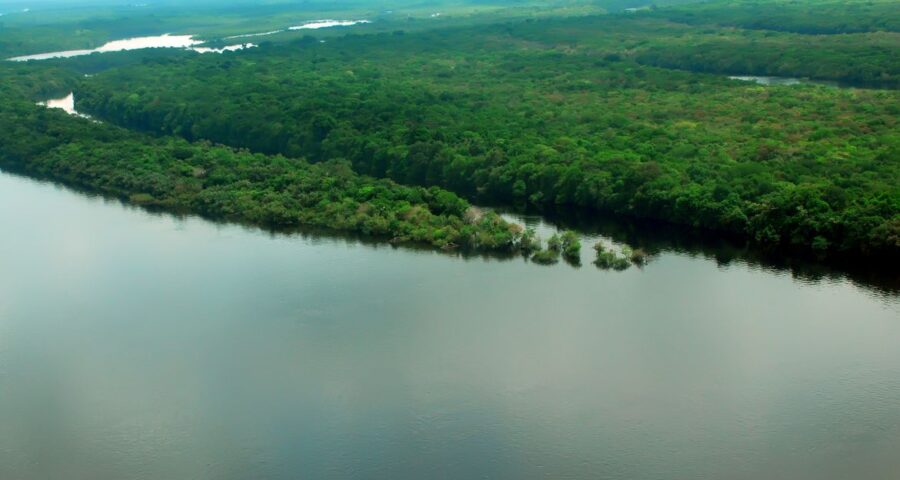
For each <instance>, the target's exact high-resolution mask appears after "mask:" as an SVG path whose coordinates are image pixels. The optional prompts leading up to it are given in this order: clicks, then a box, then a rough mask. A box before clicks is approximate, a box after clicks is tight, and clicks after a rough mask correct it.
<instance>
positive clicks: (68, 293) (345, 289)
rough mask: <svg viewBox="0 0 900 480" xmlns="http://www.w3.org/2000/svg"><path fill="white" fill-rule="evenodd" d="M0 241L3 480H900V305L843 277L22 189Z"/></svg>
mask: <svg viewBox="0 0 900 480" xmlns="http://www.w3.org/2000/svg"><path fill="white" fill-rule="evenodd" d="M524 220H528V222H529V223H530V224H532V225H535V226H537V227H538V228H539V229H540V230H541V231H542V233H543V234H545V235H546V234H547V233H549V232H551V231H552V230H553V229H554V227H553V225H550V224H547V223H544V222H542V221H540V220H537V219H534V218H529V219H524ZM0 225H2V226H3V227H2V228H3V230H2V231H3V234H2V235H0V478H3V479H11V480H31V479H48V478H66V479H106V478H110V479H111V478H115V479H148V480H149V479H154V480H155V479H183V478H197V479H207V478H208V479H213V478H215V479H230V478H233V479H245V478H258V479H296V478H316V479H319V478H325V479H328V478H335V479H338V478H340V479H345V478H351V479H352V478H390V479H421V478H501V479H523V478H524V479H527V478H576V479H581V478H584V479H595V478H604V479H623V480H624V479H629V480H642V479H648V480H649V479H683V478H690V479H722V478H728V479H760V478H766V479H793V480H804V479H816V480H823V479H825V480H828V479H835V480H837V479H846V478H866V479H875V480H879V479H884V480H887V479H895V478H896V472H898V471H900V456H898V455H897V452H898V451H900V348H898V341H900V298H898V296H897V295H895V294H892V293H889V292H888V293H885V292H879V291H877V290H873V289H868V288H863V287H861V286H860V285H858V284H856V283H854V282H851V281H849V280H845V279H840V278H828V279H825V280H822V281H808V280H804V279H800V278H797V277H796V276H793V275H791V274H790V273H788V272H784V271H777V270H771V269H765V268H760V267H757V266H753V265H752V264H749V263H743V262H735V263H731V264H729V265H727V266H723V265H722V264H720V263H717V262H716V261H715V260H713V259H710V258H706V257H704V256H699V255H692V254H689V253H683V252H676V251H664V252H661V253H659V254H658V255H657V256H656V258H654V260H653V261H652V262H651V263H650V264H649V265H647V266H646V267H644V268H643V269H637V268H631V269H629V270H627V271H625V272H612V271H603V270H598V269H596V268H594V267H593V266H592V265H590V255H589V248H588V245H587V243H588V241H596V240H601V241H606V242H612V243H614V241H613V240H612V239H609V238H605V237H603V236H602V235H601V236H599V237H598V236H596V235H595V236H593V237H590V238H586V239H585V240H586V242H585V243H586V244H585V251H584V256H585V258H584V262H583V263H584V266H582V267H581V268H573V267H571V266H569V265H566V264H565V263H560V264H558V265H555V266H550V267H541V266H537V265H534V264H531V263H528V262H526V261H524V260H522V259H521V258H510V259H506V260H502V259H491V258H481V257H472V258H463V257H459V256H453V255H446V254H441V253H437V252H431V251H418V250H414V249H407V248H394V247H391V246H388V245H379V244H367V243H361V242H358V241H355V240H352V239H345V238H339V237H330V236H319V235H311V234H304V235H300V234H296V235H275V234H270V233H266V232H263V231H260V230H257V229H251V228H245V227H241V226H236V225H222V224H216V223H211V222H207V221H204V220H202V219H198V218H193V217H187V218H182V217H175V216H171V215H161V214H154V213H150V212H147V211H144V210H140V209H136V208H132V207H128V206H123V205H122V204H120V203H119V202H117V201H111V200H105V199H102V198H98V197H91V196H86V195H83V194H80V193H76V192H73V191H71V190H68V189H65V188H61V187H57V186H54V185H52V184H48V183H41V182H37V181H34V180H29V179H25V178H22V177H18V176H13V175H9V174H0Z"/></svg>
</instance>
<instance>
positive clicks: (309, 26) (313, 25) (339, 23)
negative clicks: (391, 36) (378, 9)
mask: <svg viewBox="0 0 900 480" xmlns="http://www.w3.org/2000/svg"><path fill="white" fill-rule="evenodd" d="M364 23H372V22H370V21H369V20H315V21H312V22H307V23H304V24H303V25H298V26H296V27H288V30H317V29H319V28H331V27H351V26H353V25H360V24H364Z"/></svg>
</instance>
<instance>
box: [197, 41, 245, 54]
mask: <svg viewBox="0 0 900 480" xmlns="http://www.w3.org/2000/svg"><path fill="white" fill-rule="evenodd" d="M256 46H257V45H256V44H253V43H241V44H237V45H226V46H224V47H221V48H211V47H193V48H191V50H193V51H195V52H197V53H225V52H236V51H238V50H244V49H247V48H254V47H256Z"/></svg>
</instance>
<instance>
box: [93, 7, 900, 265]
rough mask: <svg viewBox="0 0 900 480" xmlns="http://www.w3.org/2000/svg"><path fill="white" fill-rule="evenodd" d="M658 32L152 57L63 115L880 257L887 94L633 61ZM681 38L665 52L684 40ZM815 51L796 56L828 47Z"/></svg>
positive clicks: (418, 39) (889, 124)
mask: <svg viewBox="0 0 900 480" xmlns="http://www.w3.org/2000/svg"><path fill="white" fill-rule="evenodd" d="M657 26H658V27H659V29H657V28H656V27H657ZM607 27H608V28H607ZM598 29H602V30H603V31H604V35H603V36H601V37H602V38H601V37H598V36H597V35H596V31H597V30H598ZM657 30H658V31H657ZM653 32H657V33H655V34H654V33H653ZM654 35H656V36H654ZM667 35H668V36H676V37H677V36H678V35H687V36H686V37H685V38H691V37H690V35H702V33H700V32H697V31H693V30H691V29H690V27H684V26H671V25H667V24H659V20H656V19H653V18H641V17H640V16H634V17H629V16H622V17H615V18H605V19H604V18H586V19H574V20H559V21H556V20H553V21H544V22H534V23H524V24H518V25H515V24H513V25H504V26H496V27H489V28H482V29H480V30H477V31H475V30H466V29H463V30H450V31H444V32H427V33H418V34H408V35H402V36H398V35H374V36H351V37H346V38H342V39H336V40H333V41H329V42H328V43H326V44H318V43H313V44H309V43H301V44H296V45H291V46H284V47H277V48H276V47H270V48H260V49H255V50H252V51H247V52H242V53H241V54H240V55H224V56H204V57H201V56H197V57H196V58H184V59H182V60H179V61H171V60H170V59H160V60H158V61H157V60H154V59H152V58H151V59H150V60H148V62H147V63H146V64H141V65H137V64H135V65H130V66H123V67H121V68H118V69H115V70H110V71H107V72H104V73H102V74H98V75H96V76H95V77H92V78H89V79H86V80H85V81H84V83H83V85H82V86H81V87H80V88H79V96H78V98H79V108H81V109H84V110H85V111H87V112H88V113H91V114H94V115H97V116H98V117H100V118H103V119H105V120H107V121H112V122H114V123H117V124H120V125H123V126H127V127H132V128H138V129H145V130H148V131H153V132H165V133H171V134H176V135H181V136H184V137H186V138H188V139H190V140H198V139H206V140H211V141H215V142H220V143H224V144H228V145H231V146H234V147H241V148H248V149H250V150H252V151H255V152H261V153H266V154H270V155H276V154H282V155H286V156H288V157H300V156H302V157H305V158H308V159H310V160H311V161H313V162H325V161H329V160H332V159H346V160H348V161H349V162H350V164H351V165H352V168H353V170H354V171H356V172H358V173H361V174H364V175H371V176H375V177H387V178H391V179H393V180H395V181H397V182H400V183H404V184H416V185H424V186H440V187H443V188H446V189H448V190H451V191H453V192H455V193H456V194H458V195H460V196H462V197H466V198H468V199H469V200H474V201H478V202H485V203H494V204H520V203H522V202H523V201H524V202H527V203H530V204H532V205H535V206H538V207H556V206H565V207H576V208H584V209H596V210H600V211H606V212H612V213H617V214H622V215H628V216H632V217H639V218H653V219H661V220H666V221H669V222H673V223H679V224H686V225H692V226H697V227H703V228H707V229H714V230H720V231H725V232H730V233H733V234H737V235H742V236H745V237H747V238H749V239H752V240H753V241H755V242H759V243H761V244H765V245H771V246H780V247H791V248H795V249H807V250H811V251H812V250H815V251H817V252H822V253H823V254H829V255H831V254H849V253H853V254H859V253H867V254H870V255H896V246H895V245H894V244H893V243H892V242H891V240H890V238H892V237H890V233H889V232H891V231H892V230H891V227H890V226H891V225H893V224H894V223H893V222H896V218H897V216H898V212H900V189H898V185H900V180H898V179H900V162H898V161H897V159H898V158H900V135H898V134H897V131H898V130H897V121H898V120H897V119H898V118H900V115H898V114H900V94H898V92H896V91H888V90H885V91H875V90H850V89H846V90H845V89H838V88H833V87H821V86H794V87H762V86H756V85H753V84H747V83H744V82H736V81H730V80H728V79H726V78H723V77H713V76H708V75H698V74H691V73H685V72H678V71H672V70H665V69H660V68H655V67H650V66H644V65H640V64H639V63H636V62H635V61H634V57H636V58H637V59H638V60H640V59H641V55H642V54H641V53H640V52H644V54H643V55H650V54H651V53H652V52H654V51H655V50H653V48H657V47H658V46H659V45H663V44H665V42H663V41H662V39H663V38H668V37H666V36H667ZM753 35H757V33H753ZM773 35H775V37H772V38H776V39H777V38H781V37H778V36H779V35H786V34H780V33H778V34H773ZM640 38H646V39H645V40H644V41H643V44H641V42H640V41H638V40H637V39H640ZM669 40H671V38H668V40H666V41H667V42H668V41H669ZM857 40H859V39H857ZM657 41H658V42H659V43H658V44H657V47H653V45H654V44H655V42H657ZM773 41H774V40H773ZM841 41H847V42H853V41H855V40H852V39H845V40H841ZM687 43H688V42H686V41H683V42H682V43H680V44H678V43H676V44H677V45H682V44H684V48H686V49H690V48H694V47H691V46H689V45H687ZM819 43H821V44H822V45H824V47H821V48H820V47H818V46H817V45H818V44H817V43H816V42H811V43H807V44H804V46H803V48H802V49H800V48H798V49H797V51H798V52H799V51H801V50H808V51H819V52H820V54H821V55H824V56H828V55H830V54H831V53H829V52H831V50H829V48H831V47H829V46H828V45H830V44H828V42H827V41H822V42H819ZM863 44H865V42H864V41H863ZM523 45H527V46H528V48H523ZM826 47H827V48H826ZM659 48H662V47H659ZM672 48H675V47H672ZM873 48H874V47H873ZM766 49H769V50H772V51H777V50H778V49H777V48H775V49H770V48H769V47H766ZM817 49H818V50H817ZM764 50H765V49H764ZM598 52H607V53H609V54H608V55H605V56H604V57H602V58H601V57H598ZM613 52H615V55H611V54H612V53H613ZM629 52H638V53H636V54H635V53H629ZM723 52H728V50H723ZM723 55H725V54H724V53H723ZM851 56H852V55H851ZM730 57H733V58H742V57H743V55H734V54H732V55H730ZM862 58H868V57H860V58H856V57H855V56H854V59H852V60H848V63H847V66H846V68H847V69H849V70H854V69H855V68H856V67H854V66H852V65H854V64H853V62H858V61H861V59H862ZM878 58H880V60H877V61H878V62H883V61H884V59H885V58H887V59H895V58H896V56H890V55H887V56H885V55H881V56H880V57H878ZM795 60H797V61H791V62H790V63H792V64H795V65H806V64H815V63H816V62H808V61H805V60H802V59H800V58H799V57H798V59H795ZM766 62H769V60H763V63H766ZM891 62H893V60H890V61H889V62H888V65H893V63H891ZM766 64H768V63H766ZM797 68H800V67H799V66H798V67H797ZM804 68H805V67H804ZM841 68H845V67H844V66H842V67H841ZM879 68H880V67H879ZM890 68H891V69H893V68H894V67H893V66H891V67H890ZM896 71H900V67H898V68H897V69H896V70H890V72H889V74H890V75H894V74H895V73H896ZM783 73H791V72H790V71H788V72H783ZM835 76H836V77H841V76H844V77H846V75H843V74H838V75H835ZM297 92H303V94H302V95H298V94H297ZM221 99H227V101H226V102H223V101H221ZM433 206H434V207H436V208H438V210H439V211H441V210H440V209H449V210H448V211H458V210H459V208H458V207H454V206H453V205H445V204H444V203H441V206H438V205H433ZM885 235H888V236H887V237H885Z"/></svg>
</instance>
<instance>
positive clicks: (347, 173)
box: [0, 69, 522, 251]
mask: <svg viewBox="0 0 900 480" xmlns="http://www.w3.org/2000/svg"><path fill="white" fill-rule="evenodd" d="M3 70H5V69H3ZM4 73H6V72H4ZM34 73H36V75H35V76H33V77H29V78H30V79H31V80H32V82H31V84H36V83H38V82H39V80H40V78H41V76H47V75H49V74H52V73H59V72H54V71H53V70H38V71H36V72H34ZM40 74H43V75H40ZM13 77H15V78H19V79H24V78H26V77H25V76H23V75H21V74H20V75H15V76H14V75H9V76H8V77H7V78H13ZM7 86H8V87H9V86H10V85H7ZM25 89H27V88H25ZM22 90H23V89H16V88H8V89H5V90H4V91H3V92H0V103H2V107H0V168H3V169H6V170H10V171H15V172H20V173H24V174H28V175H32V176H36V177H39V178H47V179H52V180H56V181H60V182H63V183H67V184H70V185H73V186H76V187H81V188H88V189H90V190H92V191H96V192H102V193H105V194H109V195H114V196H117V197H120V198H124V199H127V200H129V201H130V202H132V203H135V204H140V205H144V206H148V207H156V208H164V209H166V210H170V211H176V212H192V213H200V214H202V215H204V216H206V217H209V218H213V219H222V220H230V221H238V222H246V223H251V224H255V225H261V226H266V227H270V228H275V229H285V228H293V227H299V226H317V227H327V228H329V229H335V230H342V231H348V232H358V233H362V234H365V235H370V236H374V237H376V238H383V239H386V240H392V241H394V242H399V243H420V244H421V243H426V244H431V245H433V246H435V247H439V248H445V249H448V248H462V249H468V250H474V251H512V250H515V249H516V248H518V246H519V239H520V238H521V233H522V229H521V227H519V226H518V225H515V224H509V223H507V222H505V221H504V220H502V219H501V218H500V217H499V216H497V215H496V214H494V213H490V212H481V211H480V210H478V209H474V208H472V207H471V206H470V205H469V204H468V203H467V202H466V201H465V200H463V199H461V198H459V197H458V196H456V195H454V194H452V193H450V192H447V191H445V190H442V189H439V188H436V187H433V188H427V189H426V188H421V187H407V186H401V185H397V184H396V183H394V182H391V181H389V180H378V179H373V178H370V177H365V176H361V175H358V174H356V173H354V172H353V171H352V170H351V168H350V166H349V165H347V163H346V162H345V161H341V160H333V161H328V162H321V163H318V164H316V165H311V164H309V163H307V162H306V161H304V160H302V159H291V158H285V157H283V156H280V155H275V156H266V155H262V154H258V153H250V152H247V151H240V150H234V149H231V148H228V147H223V146H215V145H211V144H209V143H205V142H199V143H188V142H186V141H184V140H181V139H177V138H174V137H167V138H160V139H155V138H151V137H148V136H146V135H142V134H138V133H132V132H129V131H127V130H124V129H122V128H118V127H114V126H110V125H107V124H102V123H98V122H96V121H91V120H88V119H82V118H77V117H72V116H69V115H67V114H65V113H63V112H62V111H60V110H50V109H45V108H41V107H38V106H36V105H34V104H33V103H30V102H26V101H23V100H22V99H21V97H22V95H15V94H11V93H12V92H16V91H18V93H21V91H22ZM11 91H12V92H11Z"/></svg>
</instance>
